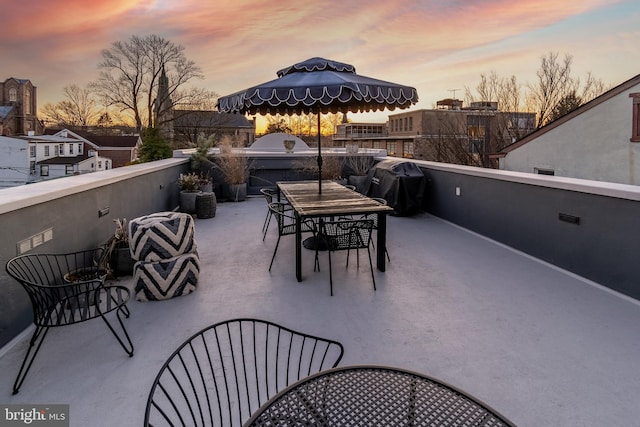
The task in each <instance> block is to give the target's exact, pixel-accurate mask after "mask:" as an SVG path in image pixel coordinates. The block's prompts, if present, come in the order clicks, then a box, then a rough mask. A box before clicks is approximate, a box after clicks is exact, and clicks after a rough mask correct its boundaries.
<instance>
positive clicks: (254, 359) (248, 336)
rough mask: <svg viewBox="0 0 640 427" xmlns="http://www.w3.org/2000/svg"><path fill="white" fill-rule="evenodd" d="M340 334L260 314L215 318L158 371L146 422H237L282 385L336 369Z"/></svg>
mask: <svg viewBox="0 0 640 427" xmlns="http://www.w3.org/2000/svg"><path fill="white" fill-rule="evenodd" d="M343 352H344V349H343V347H342V344H340V343H339V342H337V341H332V340H328V339H323V338H319V337H315V336H312V335H308V334H304V333H301V332H296V331H293V330H291V329H288V328H285V327H283V326H280V325H277V324H275V323H271V322H268V321H264V320H258V319H233V320H227V321H224V322H220V323H216V324H214V325H211V326H209V327H207V328H204V329H203V330H201V331H200V332H198V333H196V334H195V335H193V336H192V337H190V338H189V339H187V340H186V341H185V342H184V343H183V344H182V345H180V347H178V349H177V350H175V351H174V352H173V354H172V355H171V356H170V357H169V359H168V360H167V361H166V362H165V363H164V365H163V366H162V368H161V369H160V372H159V373H158V375H157V376H156V379H155V381H154V382H153V385H152V386H151V391H150V392H149V398H148V400H147V407H146V411H145V417H144V425H145V426H165V425H171V426H185V425H189V426H192V425H197V426H216V427H218V426H240V425H242V423H243V422H244V421H246V420H247V419H249V417H250V416H251V414H252V413H253V412H255V411H256V410H257V409H258V408H259V407H260V406H261V405H262V404H263V403H265V402H266V401H267V400H268V399H269V398H270V397H272V396H273V395H275V394H276V393H277V392H278V391H280V390H282V389H283V388H285V387H286V386H288V385H290V384H292V383H294V382H295V381H298V380H300V379H302V378H304V377H307V376H309V375H311V374H314V373H316V372H320V371H322V370H325V369H329V368H333V367H336V366H337V365H338V363H339V362H340V360H341V359H342V354H343Z"/></svg>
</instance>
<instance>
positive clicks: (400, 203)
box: [366, 160, 426, 216]
mask: <svg viewBox="0 0 640 427" xmlns="http://www.w3.org/2000/svg"><path fill="white" fill-rule="evenodd" d="M367 184H368V189H367V192H366V195H367V196H369V197H380V198H383V199H385V200H386V201H387V204H388V205H389V206H391V207H392V208H393V210H394V212H393V214H394V215H402V216H406V215H413V214H416V213H418V212H419V211H420V209H421V208H422V198H423V194H424V191H425V185H426V179H425V177H424V174H423V173H422V171H421V170H420V168H419V167H418V166H417V165H416V164H415V163H412V162H407V161H403V160H383V161H381V162H379V163H378V164H376V165H375V166H374V167H373V168H372V169H371V170H370V171H369V174H368V175H367Z"/></svg>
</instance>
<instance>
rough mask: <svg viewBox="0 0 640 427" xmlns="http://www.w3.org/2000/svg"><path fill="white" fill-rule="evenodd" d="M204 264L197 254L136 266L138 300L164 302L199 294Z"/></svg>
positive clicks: (134, 270)
mask: <svg viewBox="0 0 640 427" xmlns="http://www.w3.org/2000/svg"><path fill="white" fill-rule="evenodd" d="M199 275H200V260H199V259H198V256H197V255H195V254H185V255H180V256H177V257H175V258H171V259H168V260H163V261H138V262H136V264H135V265H134V266H133V279H134V283H135V291H136V299H137V300H138V301H160V300H165V299H170V298H174V297H179V296H182V295H187V294H190V293H191V292H193V291H195V290H196V286H197V285H198V277H199Z"/></svg>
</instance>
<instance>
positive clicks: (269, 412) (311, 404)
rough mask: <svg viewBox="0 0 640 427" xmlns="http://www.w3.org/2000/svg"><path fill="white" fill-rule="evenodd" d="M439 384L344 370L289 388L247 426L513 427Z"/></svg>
mask: <svg viewBox="0 0 640 427" xmlns="http://www.w3.org/2000/svg"><path fill="white" fill-rule="evenodd" d="M514 425H515V424H513V423H512V422H511V421H509V420H508V419H507V418H505V417H504V416H503V415H501V414H500V413H498V412H497V411H496V410H494V409H492V408H491V407H489V406H488V405H486V404H485V403H483V402H481V401H480V400H478V399H476V398H474V397H473V396H470V395H469V394H468V393H466V392H464V391H462V390H460V389H458V388H455V387H453V386H451V385H449V384H446V383H444V382H442V381H440V380H437V379H435V378H432V377H429V376H427V375H423V374H420V373H417V372H412V371H408V370H405V369H400V368H393V367H388V366H372V365H359V366H345V367H339V368H333V369H329V370H326V371H322V372H319V373H317V374H314V375H311V376H309V377H306V378H303V379H302V380H300V381H298V382H296V383H294V384H292V385H291V386H289V387H287V388H285V389H284V390H282V391H281V392H279V393H278V394H276V395H275V396H273V397H272V398H271V399H269V400H268V401H267V402H266V403H265V404H264V405H262V406H261V407H260V409H258V410H257V411H256V412H255V413H254V414H253V415H252V416H251V418H250V419H249V420H248V421H246V422H245V423H244V426H245V427H264V426H270V427H275V426H332V427H338V426H394V427H397V426H416V427H419V426H514Z"/></svg>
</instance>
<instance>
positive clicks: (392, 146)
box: [387, 142, 396, 156]
mask: <svg viewBox="0 0 640 427" xmlns="http://www.w3.org/2000/svg"><path fill="white" fill-rule="evenodd" d="M387 154H388V155H390V156H395V155H396V143H395V142H388V143H387Z"/></svg>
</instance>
